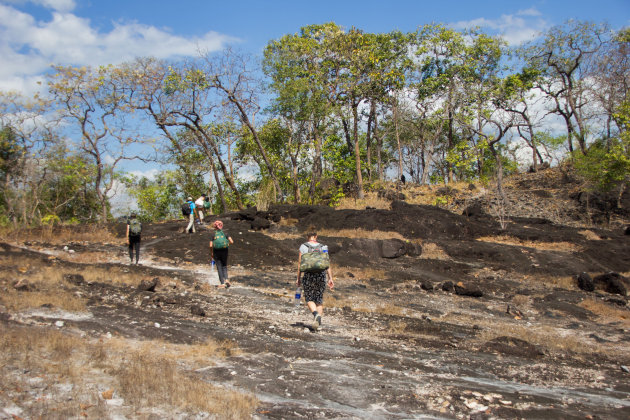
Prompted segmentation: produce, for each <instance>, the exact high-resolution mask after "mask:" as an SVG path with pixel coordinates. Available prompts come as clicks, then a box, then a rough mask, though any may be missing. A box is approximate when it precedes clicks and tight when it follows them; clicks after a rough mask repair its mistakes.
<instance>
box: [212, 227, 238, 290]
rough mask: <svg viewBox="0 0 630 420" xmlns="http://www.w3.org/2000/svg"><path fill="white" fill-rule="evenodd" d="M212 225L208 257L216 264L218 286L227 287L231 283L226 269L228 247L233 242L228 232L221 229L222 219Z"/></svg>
mask: <svg viewBox="0 0 630 420" xmlns="http://www.w3.org/2000/svg"><path fill="white" fill-rule="evenodd" d="M212 226H213V227H214V229H215V232H214V234H213V235H212V239H211V240H210V258H211V259H212V260H213V261H214V262H215V264H216V266H217V273H218V274H219V281H220V282H221V284H220V285H219V286H218V287H225V288H229V287H230V286H231V283H230V281H229V280H228V271H227V262H228V247H229V246H230V244H233V243H234V241H233V240H232V237H231V236H230V235H229V234H227V233H225V232H224V231H223V222H222V221H220V220H216V221H215V222H214V223H213V225H212Z"/></svg>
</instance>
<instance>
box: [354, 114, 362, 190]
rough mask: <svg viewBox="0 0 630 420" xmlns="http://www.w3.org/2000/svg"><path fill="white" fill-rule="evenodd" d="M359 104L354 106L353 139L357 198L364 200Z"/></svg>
mask: <svg viewBox="0 0 630 420" xmlns="http://www.w3.org/2000/svg"><path fill="white" fill-rule="evenodd" d="M358 108H359V104H358V103H357V104H353V106H352V117H353V119H354V126H353V129H352V131H353V133H352V134H353V137H354V157H355V167H356V172H357V198H359V199H362V198H363V197H364V195H363V176H362V174H361V148H360V147H359V110H358Z"/></svg>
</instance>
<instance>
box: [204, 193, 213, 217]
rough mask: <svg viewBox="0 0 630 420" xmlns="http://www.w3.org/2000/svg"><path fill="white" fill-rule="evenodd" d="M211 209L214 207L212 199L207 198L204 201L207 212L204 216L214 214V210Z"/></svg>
mask: <svg viewBox="0 0 630 420" xmlns="http://www.w3.org/2000/svg"><path fill="white" fill-rule="evenodd" d="M210 207H212V203H210V197H208V196H206V198H205V199H204V200H203V211H204V212H205V213H204V214H206V215H208V216H210V215H211V214H212V209H211V208H210Z"/></svg>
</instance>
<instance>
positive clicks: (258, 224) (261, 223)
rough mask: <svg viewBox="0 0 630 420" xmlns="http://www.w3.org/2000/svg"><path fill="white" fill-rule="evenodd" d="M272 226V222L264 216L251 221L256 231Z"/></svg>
mask: <svg viewBox="0 0 630 420" xmlns="http://www.w3.org/2000/svg"><path fill="white" fill-rule="evenodd" d="M269 226H271V222H270V221H269V220H267V219H263V218H262V217H255V218H254V220H252V222H251V228H252V230H254V231H258V230H262V229H269Z"/></svg>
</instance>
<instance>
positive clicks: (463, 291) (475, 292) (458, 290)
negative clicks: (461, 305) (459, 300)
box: [455, 284, 483, 297]
mask: <svg viewBox="0 0 630 420" xmlns="http://www.w3.org/2000/svg"><path fill="white" fill-rule="evenodd" d="M455 294H456V295H459V296H469V297H482V296H483V292H482V291H481V290H480V289H478V288H476V287H465V286H460V285H457V284H456V285H455Z"/></svg>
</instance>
